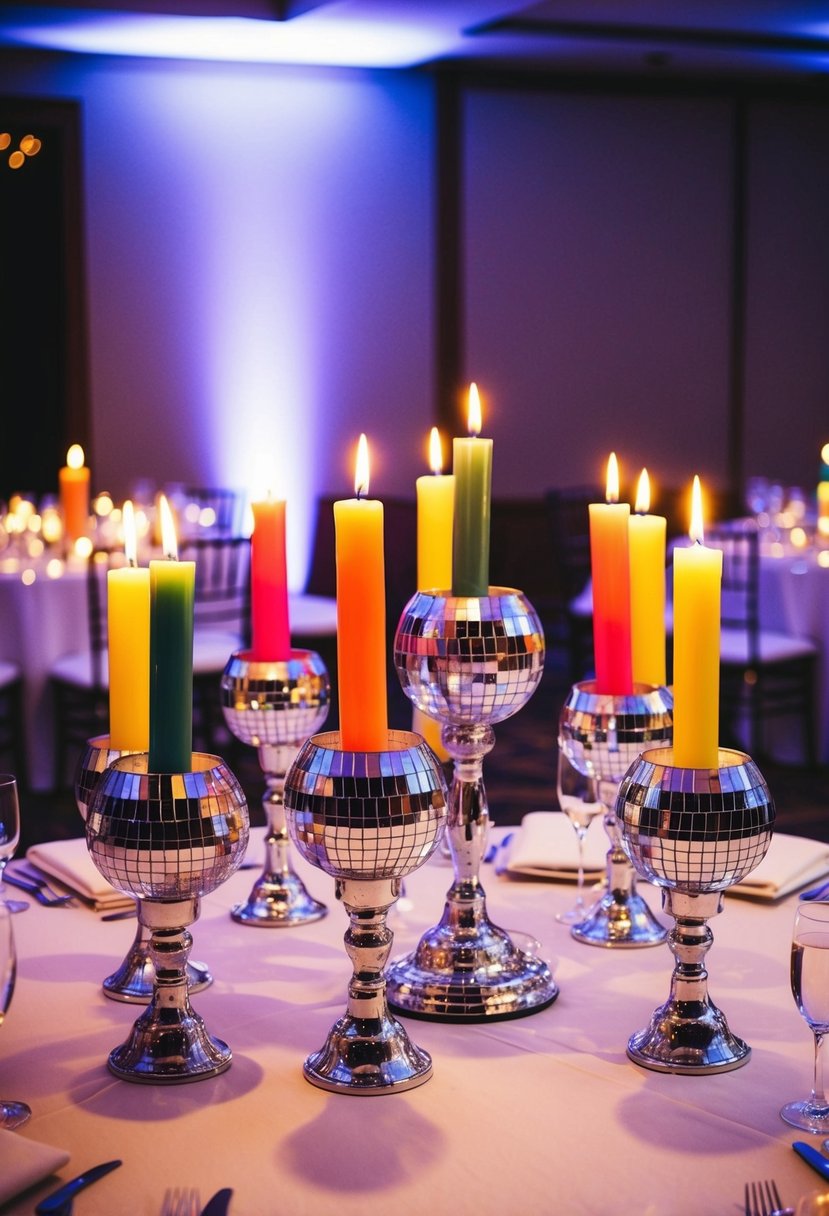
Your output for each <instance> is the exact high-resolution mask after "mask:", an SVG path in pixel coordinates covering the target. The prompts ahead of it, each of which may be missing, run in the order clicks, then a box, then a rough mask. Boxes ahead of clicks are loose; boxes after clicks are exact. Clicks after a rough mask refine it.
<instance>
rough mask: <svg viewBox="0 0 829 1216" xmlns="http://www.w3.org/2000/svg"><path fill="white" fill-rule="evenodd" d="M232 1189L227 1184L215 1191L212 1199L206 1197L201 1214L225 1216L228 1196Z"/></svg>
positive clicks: (204, 1215) (202, 1215)
mask: <svg viewBox="0 0 829 1216" xmlns="http://www.w3.org/2000/svg"><path fill="white" fill-rule="evenodd" d="M232 1194H233V1191H232V1190H231V1189H230V1187H229V1186H226V1187H223V1188H222V1190H220V1191H217V1192H216V1194H215V1195H214V1196H213V1198H212V1199H208V1201H207V1203H206V1204H205V1206H204V1207H203V1208H202V1210H201V1216H227V1209H228V1206H229V1205H230V1197H231V1195H232Z"/></svg>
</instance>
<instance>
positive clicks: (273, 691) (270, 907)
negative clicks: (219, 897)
mask: <svg viewBox="0 0 829 1216" xmlns="http://www.w3.org/2000/svg"><path fill="white" fill-rule="evenodd" d="M221 688H222V711H223V713H224V718H225V722H226V723H227V727H228V729H229V730H230V731H231V732H232V734H234V735H235V736H236V738H237V739H240V740H241V741H242V742H243V743H247V744H249V745H250V746H252V747H255V748H257V749H258V755H259V766H260V768H261V769H262V772H263V773H264V775H265V793H264V795H263V797H262V806H263V808H264V811H265V822H266V825H267V830H266V835H265V863H264V867H263V869H262V873H261V874H260V875H259V877H258V878H257V879H256V881H255V883H254V884H253V887H252V889H251V892H250V895H249V896H248V898H247V901H246V902H245V903H243V904H237V905H236V906H235V907H234V908H233V910H232V912H231V914H230V915H231V916H232V917H233V919H234V920H236V921H239V922H240V923H241V924H243V925H259V926H264V927H268V928H277V929H278V928H290V927H291V926H294V925H304V924H308V923H309V922H310V921H315V920H319V919H320V918H321V917H323V916H325V915H326V913H327V911H328V909H327V908H326V906H325V904H323V903H320V902H319V900H316V899H314V898H313V896H311V895H310V894H309V893H308V891H307V890H306V887H305V884H304V883H303V881H302V879H301V878H300V877H299V875H298V874H297V873H296V871H295V870H294V867H293V863H292V861H291V842H290V837H289V836H288V829H287V826H286V824H285V805H284V789H285V775H286V773H287V771H288V769H289V768H290V765H291V762H292V761H293V760H294V758H295V756H296V754H297V751H298V750H299V747H300V745H301V744H302V743H303V742H304V741H305V740H306V739H307V738H308V736H309V735H313V734H314V733H315V732H316V731H318V730H319V729H320V727H321V726H322V724H323V723H324V722H325V719H326V718H327V716H328V708H329V704H330V696H331V688H330V681H329V678H328V672H327V671H326V668H325V664H324V663H323V661H322V659H321V658H320V656H319V655H318V654H316V653H315V652H314V651H313V650H292V651H291V655H290V658H287V659H278V660H277V659H275V660H273V661H261V660H258V659H257V660H254V659H252V658H251V657H250V653H249V652H248V651H238V652H237V653H235V654H233V655H231V657H230V659H229V661H228V664H227V666H226V667H225V670H224V674H223V675H222V681H221Z"/></svg>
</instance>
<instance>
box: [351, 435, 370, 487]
mask: <svg viewBox="0 0 829 1216" xmlns="http://www.w3.org/2000/svg"><path fill="white" fill-rule="evenodd" d="M368 480H369V468H368V440H367V439H366V437H365V434H361V435H360V441H359V443H358V444H357V463H356V466H355V471H354V494H355V497H356V498H357V501H358V502H359V501H360V499H361V498H368Z"/></svg>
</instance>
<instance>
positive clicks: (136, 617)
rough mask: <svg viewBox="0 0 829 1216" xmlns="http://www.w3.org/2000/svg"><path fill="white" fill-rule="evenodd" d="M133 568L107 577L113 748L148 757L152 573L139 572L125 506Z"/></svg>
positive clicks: (131, 514)
mask: <svg viewBox="0 0 829 1216" xmlns="http://www.w3.org/2000/svg"><path fill="white" fill-rule="evenodd" d="M124 551H125V553H126V557H127V565H126V566H125V567H124V568H123V569H121V570H109V571H108V572H107V635H108V648H109V738H110V747H112V748H114V749H116V750H118V751H124V752H145V751H147V749H148V747H149V742H150V572H149V570H147V569H146V568H145V569H141V570H140V569H139V568H138V561H137V556H136V553H137V541H136V533H135V516H134V512H133V506H132V503H131V502H130V500H129V499H127V501H126V502H125V503H124Z"/></svg>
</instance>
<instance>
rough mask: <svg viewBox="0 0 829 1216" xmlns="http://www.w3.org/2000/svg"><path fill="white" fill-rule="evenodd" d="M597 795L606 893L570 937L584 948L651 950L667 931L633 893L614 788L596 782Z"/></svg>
mask: <svg viewBox="0 0 829 1216" xmlns="http://www.w3.org/2000/svg"><path fill="white" fill-rule="evenodd" d="M596 785H597V792H598V795H599V799H600V801H601V802H602V805H603V806H604V808H605V811H604V817H603V820H602V822H603V824H604V829H605V832H606V833H607V836H608V840H609V841H610V848H609V849H608V851H607V863H606V864H607V871H606V872H607V879H606V889H605V891H604V893H603V894H602V895H601V896H600V898H599V899H598V900H597V901H596V903H595V904H594V905H593V907H592V908H591V909H590V911H589V912H588V914H587V916H586V917H585V918H584V920H583V921H581V922H580V923H579V924H576V925H573V927H572V928H571V930H570V933H571V935H572V936H573V937H574V938H576V940H577V941H580V942H584V943H586V944H587V945H588V946H628V947H631V946H633V947H636V946H655V945H659V944H660V943H661V942H664V941H665V939H666V936H667V931H666V929H665V926H664V925H661V924H660V923H659V921H658V920H657V918H656V917H655V916H654V914H653V912H652V911H651V909H650V907H649V906H648V904H647V903H646V902H645V900H644V899H643V898H642V896H641V895H640V894H639V892H638V891H637V889H636V871H635V870H634V868H633V866H632V865H631V863H630V858H629V857H628V855H627V853H626V852H625V851H624V849H623V848H622V840H621V832H620V831H619V823H618V820H617V819H616V812H615V810H614V802H615V800H616V793H617V788H618V787H617V785H616V784H615V783H613V782H609V781H602V780H599V781H597V783H596Z"/></svg>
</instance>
